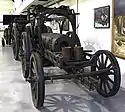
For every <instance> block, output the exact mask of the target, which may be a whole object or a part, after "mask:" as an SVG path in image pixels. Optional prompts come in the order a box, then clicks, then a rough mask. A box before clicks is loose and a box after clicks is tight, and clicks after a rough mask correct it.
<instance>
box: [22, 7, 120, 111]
mask: <svg viewBox="0 0 125 112" xmlns="http://www.w3.org/2000/svg"><path fill="white" fill-rule="evenodd" d="M41 10H42V12H39V13H38V12H37V13H34V15H33V18H32V19H31V18H30V23H29V24H27V25H26V28H25V29H26V31H25V32H23V33H22V60H23V61H22V68H23V69H22V70H23V74H24V77H25V78H26V80H27V81H29V82H30V84H31V92H32V100H33V103H34V106H35V107H36V108H37V109H39V108H40V107H42V106H43V104H44V98H45V81H46V80H50V81H52V82H53V80H57V79H72V78H75V79H77V80H78V81H80V83H81V84H83V85H86V87H88V88H89V90H94V89H96V90H97V92H98V93H99V94H100V95H102V96H103V97H111V96H114V95H115V94H116V93H117V92H118V90H119V88H120V82H121V73H120V68H119V64H118V62H117V60H116V58H115V56H114V55H113V54H112V53H111V52H110V51H107V50H99V51H97V52H96V53H94V54H91V50H84V49H83V47H81V43H80V40H79V37H78V35H77V34H76V13H75V12H74V10H73V9H70V8H69V7H67V6H60V7H59V8H44V7H41ZM43 10H44V11H43ZM28 15H30V13H29V14H28ZM52 15H56V17H55V18H53V17H52ZM66 19H68V21H69V22H70V27H71V28H70V30H69V31H68V32H64V31H63V25H64V23H65V20H66ZM53 20H56V21H57V22H58V21H60V20H62V21H61V22H59V23H60V24H59V29H60V30H59V33H58V32H56V33H54V31H53V33H52V32H48V30H47V26H46V25H45V23H47V22H52V21H53ZM49 66H54V67H55V66H56V67H59V68H60V69H63V70H65V71H66V73H67V74H65V75H60V74H55V75H51V74H48V75H46V74H45V71H44V67H49ZM86 67H89V71H88V72H85V68H86Z"/></svg>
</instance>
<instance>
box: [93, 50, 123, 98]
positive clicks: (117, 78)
mask: <svg viewBox="0 0 125 112" xmlns="http://www.w3.org/2000/svg"><path fill="white" fill-rule="evenodd" d="M95 55H96V67H95V68H94V69H95V70H96V71H98V70H101V69H106V68H110V70H109V72H107V73H105V74H101V75H99V76H97V77H96V78H97V79H98V85H97V92H98V93H99V94H100V95H102V96H103V97H110V96H114V95H115V94H116V93H117V92H118V90H119V88H120V83H121V74H120V68H119V64H118V62H117V60H116V58H115V57H114V55H113V54H112V53H111V52H109V51H106V50H100V51H97V52H96V53H95ZM94 69H93V70H94ZM95 70H94V71H95Z"/></svg>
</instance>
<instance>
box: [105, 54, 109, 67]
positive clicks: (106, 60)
mask: <svg viewBox="0 0 125 112" xmlns="http://www.w3.org/2000/svg"><path fill="white" fill-rule="evenodd" d="M107 62H108V57H107V56H106V59H105V67H106V65H107Z"/></svg>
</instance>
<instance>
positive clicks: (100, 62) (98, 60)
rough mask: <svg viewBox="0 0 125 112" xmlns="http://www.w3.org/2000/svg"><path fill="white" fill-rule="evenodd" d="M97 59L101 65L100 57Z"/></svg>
mask: <svg viewBox="0 0 125 112" xmlns="http://www.w3.org/2000/svg"><path fill="white" fill-rule="evenodd" d="M97 61H98V63H99V65H101V61H100V59H99V57H97Z"/></svg>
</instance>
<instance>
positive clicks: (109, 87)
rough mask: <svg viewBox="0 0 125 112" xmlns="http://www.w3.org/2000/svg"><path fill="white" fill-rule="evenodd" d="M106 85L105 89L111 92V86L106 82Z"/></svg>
mask: <svg viewBox="0 0 125 112" xmlns="http://www.w3.org/2000/svg"><path fill="white" fill-rule="evenodd" d="M106 84H107V87H108V89H109V91H111V90H112V89H111V86H110V84H109V82H108V81H107V82H106Z"/></svg>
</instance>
